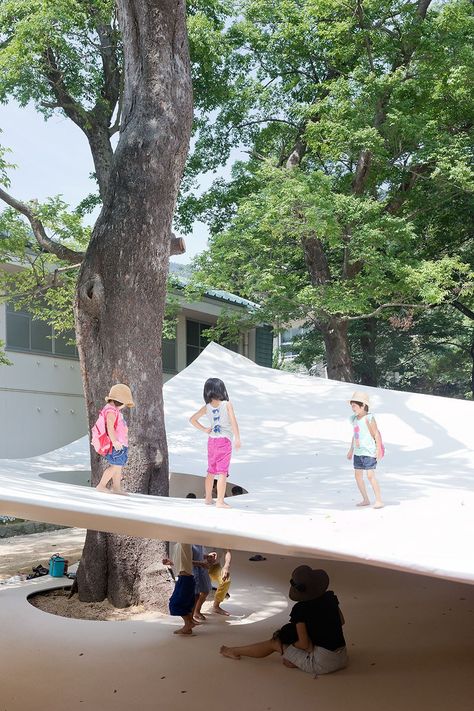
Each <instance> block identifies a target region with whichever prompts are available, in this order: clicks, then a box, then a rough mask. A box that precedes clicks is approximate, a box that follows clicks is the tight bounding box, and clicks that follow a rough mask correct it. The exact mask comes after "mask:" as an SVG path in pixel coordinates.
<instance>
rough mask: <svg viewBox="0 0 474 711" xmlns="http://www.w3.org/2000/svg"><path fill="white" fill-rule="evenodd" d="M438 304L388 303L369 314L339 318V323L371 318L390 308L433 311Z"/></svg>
mask: <svg viewBox="0 0 474 711" xmlns="http://www.w3.org/2000/svg"><path fill="white" fill-rule="evenodd" d="M438 305H439V304H399V303H388V304H381V305H380V306H379V307H378V308H376V309H375V310H374V311H372V312H371V313H370V314H360V315H359V316H341V321H359V320H360V319H366V318H372V317H373V316H376V315H377V314H378V313H380V312H381V311H383V310H384V309H392V308H403V309H433V308H434V307H435V306H438Z"/></svg>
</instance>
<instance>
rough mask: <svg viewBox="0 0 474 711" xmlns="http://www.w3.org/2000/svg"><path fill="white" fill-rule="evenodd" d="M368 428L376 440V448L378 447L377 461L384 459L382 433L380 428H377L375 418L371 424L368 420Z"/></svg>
mask: <svg viewBox="0 0 474 711" xmlns="http://www.w3.org/2000/svg"><path fill="white" fill-rule="evenodd" d="M367 427H368V428H369V432H370V434H371V435H372V437H373V438H374V440H375V446H376V447H377V459H382V458H383V452H382V438H381V437H380V432H379V428H378V427H377V423H376V422H375V417H373V418H372V420H371V421H370V422H369V420H367Z"/></svg>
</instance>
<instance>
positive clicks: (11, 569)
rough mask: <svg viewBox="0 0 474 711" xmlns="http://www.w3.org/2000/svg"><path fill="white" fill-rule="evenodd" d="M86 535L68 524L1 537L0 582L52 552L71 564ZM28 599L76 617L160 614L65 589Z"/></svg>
mask: <svg viewBox="0 0 474 711" xmlns="http://www.w3.org/2000/svg"><path fill="white" fill-rule="evenodd" d="M85 535H86V532H85V530H84V529H82V528H71V529H65V530H64V529H63V530H59V531H48V532H45V533H35V534H31V535H27V536H14V537H12V538H6V539H4V540H0V582H2V581H4V580H7V579H8V578H10V577H12V576H14V575H17V574H18V573H20V574H22V573H30V572H31V569H32V567H33V566H37V565H38V564H39V563H41V564H42V565H44V566H45V567H48V561H49V559H50V557H51V556H52V555H53V554H54V553H58V554H60V555H61V556H63V557H64V558H66V560H68V561H69V565H70V566H72V567H74V565H75V563H77V562H78V561H79V558H80V556H81V553H82V547H83V545H84V539H85ZM55 583H56V584H57V585H70V584H71V583H72V581H70V580H67V579H66V578H58V579H57V580H56V581H55ZM30 602H31V604H32V605H34V606H35V607H37V608H39V609H40V610H44V611H45V612H49V613H51V614H54V615H62V616H63V617H70V618H75V619H85V620H115V621H123V620H129V619H136V620H153V619H157V618H159V617H163V614H162V613H160V612H158V611H155V612H154V611H150V610H145V609H144V608H143V607H141V606H134V607H128V608H126V609H124V610H119V609H117V608H115V607H113V605H111V604H110V603H109V602H107V600H105V601H104V602H97V603H83V602H79V599H78V597H77V595H75V596H74V597H73V598H71V599H69V591H68V590H64V589H62V590H52V591H50V592H45V593H44V594H39V595H33V596H32V597H31V598H30ZM0 708H1V707H0Z"/></svg>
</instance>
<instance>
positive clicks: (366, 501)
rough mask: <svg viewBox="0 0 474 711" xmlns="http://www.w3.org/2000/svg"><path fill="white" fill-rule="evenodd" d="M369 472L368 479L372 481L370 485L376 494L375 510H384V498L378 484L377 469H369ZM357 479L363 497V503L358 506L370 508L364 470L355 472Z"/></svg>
mask: <svg viewBox="0 0 474 711" xmlns="http://www.w3.org/2000/svg"><path fill="white" fill-rule="evenodd" d="M366 471H367V478H368V480H369V481H370V485H371V487H372V489H373V491H374V494H375V504H374V509H381V508H383V503H382V496H381V493H380V487H379V484H378V481H377V479H376V477H375V469H368V470H366ZM354 473H355V478H356V482H357V487H358V489H359V491H360V493H361V495H362V501H360V502H359V503H358V504H357V506H369V504H370V501H369V497H368V495H367V489H366V488H365V482H364V470H363V469H356V470H355V472H354Z"/></svg>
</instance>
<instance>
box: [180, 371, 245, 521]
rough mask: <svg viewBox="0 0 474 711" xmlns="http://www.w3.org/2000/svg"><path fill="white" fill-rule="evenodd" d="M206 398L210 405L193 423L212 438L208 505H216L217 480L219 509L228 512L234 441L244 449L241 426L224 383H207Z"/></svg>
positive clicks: (198, 413) (208, 450)
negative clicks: (229, 479)
mask: <svg viewBox="0 0 474 711" xmlns="http://www.w3.org/2000/svg"><path fill="white" fill-rule="evenodd" d="M203 395H204V402H205V403H206V404H205V405H204V406H203V407H201V409H200V410H198V411H197V412H195V413H194V415H193V416H192V417H190V418H189V421H190V423H191V424H192V425H193V426H194V427H196V429H198V430H201V432H205V433H206V434H207V435H209V439H208V442H207V457H208V463H207V476H206V486H205V491H206V498H205V503H206V504H209V505H210V504H212V503H213V500H212V487H213V484H214V477H215V476H217V501H216V506H219V507H220V508H227V509H228V508H230V506H229V504H226V502H225V501H224V498H225V490H226V486H227V477H228V475H229V465H230V458H231V456H232V439H233V440H234V447H235V449H239V448H240V433H239V426H238V424H237V420H236V417H235V413H234V408H233V407H232V403H231V402H230V400H229V395H228V394H227V390H226V387H225V385H224V383H223V382H222V380H220V379H219V378H208V379H207V380H206V382H205V383H204V393H203ZM203 417H206V418H207V424H208V426H207V427H206V426H205V425H203V424H202V423H201V422H199V420H200V419H202V418H203Z"/></svg>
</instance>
